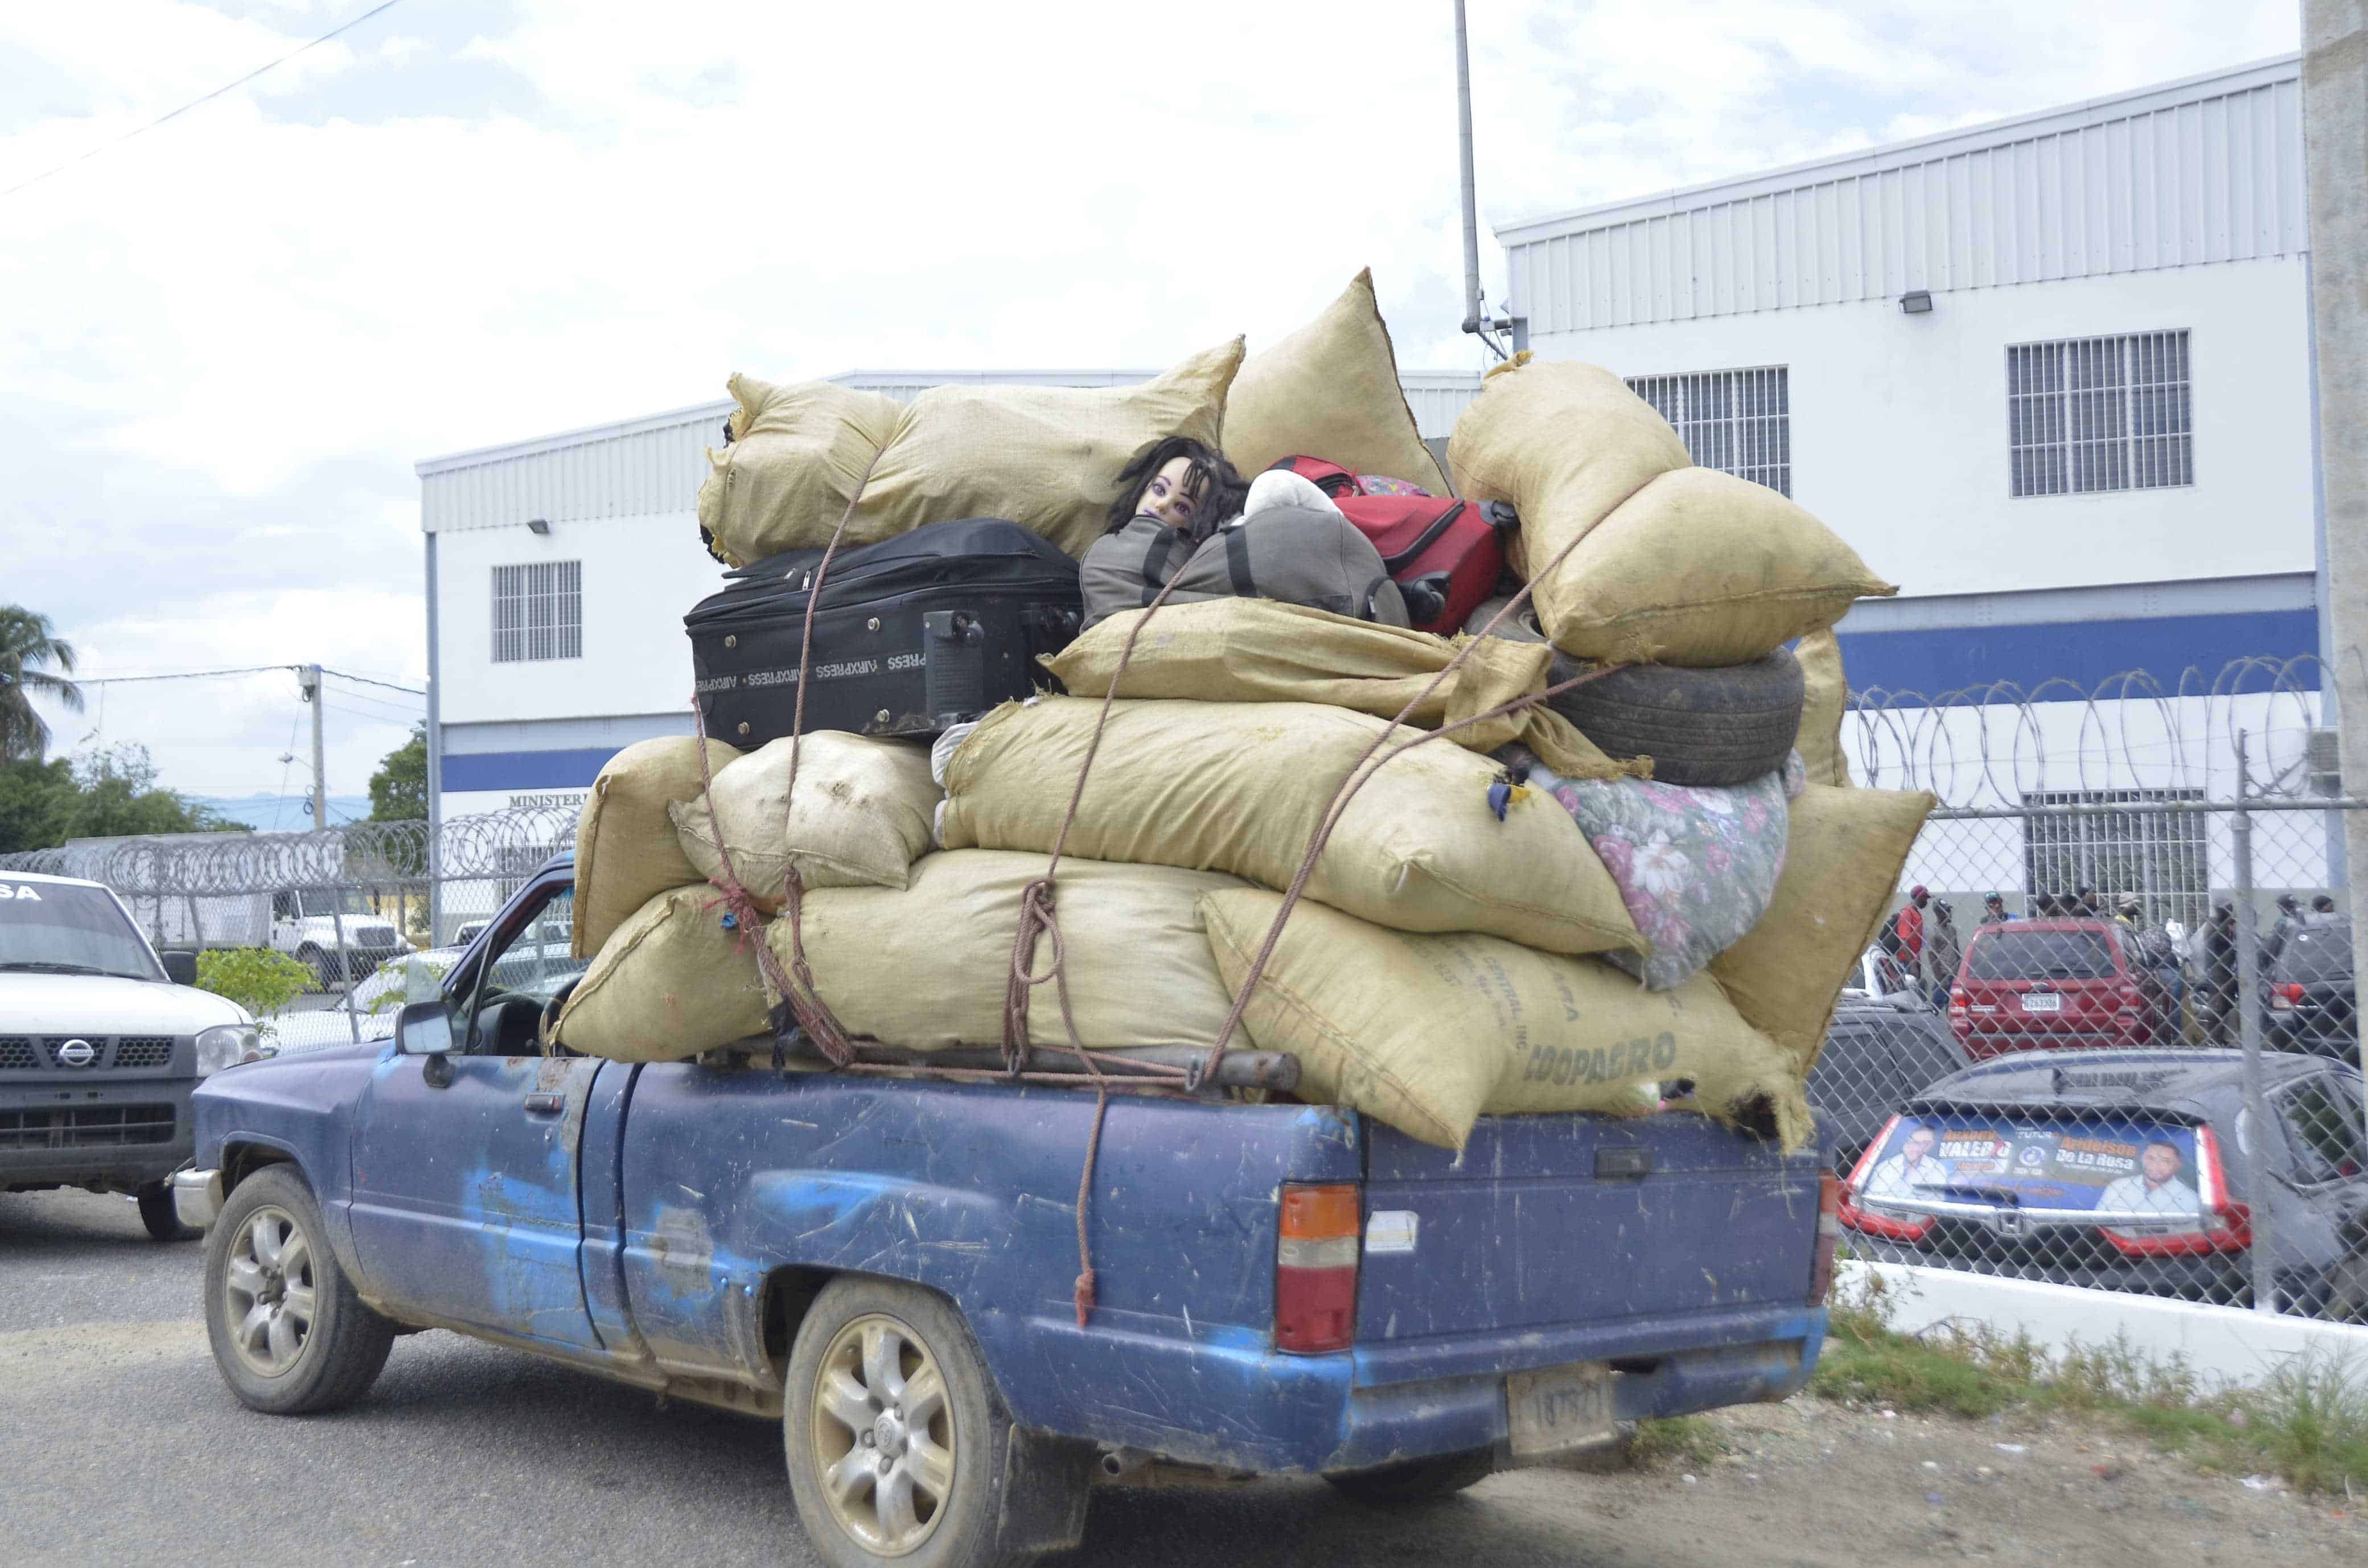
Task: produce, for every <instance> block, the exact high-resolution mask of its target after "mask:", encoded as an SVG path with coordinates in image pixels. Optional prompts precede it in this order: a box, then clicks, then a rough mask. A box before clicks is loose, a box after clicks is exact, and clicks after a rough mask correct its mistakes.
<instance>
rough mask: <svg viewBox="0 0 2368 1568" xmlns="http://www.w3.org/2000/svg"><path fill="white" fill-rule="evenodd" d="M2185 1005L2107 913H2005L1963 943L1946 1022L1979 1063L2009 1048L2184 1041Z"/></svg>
mask: <svg viewBox="0 0 2368 1568" xmlns="http://www.w3.org/2000/svg"><path fill="white" fill-rule="evenodd" d="M2178 1018H2179V1007H2178V1003H2177V1002H2176V1000H2175V999H2174V998H2173V997H2172V995H2171V994H2170V991H2169V988H2168V987H2167V986H2165V985H2164V984H2163V983H2162V981H2161V979H2160V978H2159V977H2158V976H2157V975H2156V974H2155V973H2154V971H2151V970H2148V969H2146V968H2145V967H2144V966H2143V965H2142V964H2141V963H2140V962H2139V961H2138V951H2137V934H2136V933H2135V932H2134V931H2132V930H2131V929H2130V928H2129V927H2128V926H2119V925H2116V924H2114V923H2113V922H2112V921H2110V920H2008V921H2001V922H1999V923H1998V924H1996V925H1992V926H1982V927H1981V928H1980V929H1978V930H1976V931H1975V933H1974V937H1973V940H1972V941H1971V942H1969V943H1967V944H1966V947H1965V960H1964V963H1963V964H1962V965H1960V966H1959V968H1958V970H1957V983H1956V985H1955V987H1954V988H1953V989H1952V991H1951V992H1950V994H1949V1027H1950V1028H1952V1029H1954V1030H1955V1031H1956V1035H1957V1039H1958V1040H1959V1041H1960V1042H1961V1043H1962V1044H1963V1045H1964V1048H1965V1054H1966V1055H1968V1056H1971V1057H1974V1058H1975V1059H1976V1060H1978V1059H1980V1058H1983V1057H1988V1056H1997V1055H1999V1054H2001V1053H2003V1052H2005V1051H2053V1050H2057V1049H2061V1048H2064V1047H2067V1046H2098V1047H2109V1046H2129V1045H2147V1044H2154V1043H2161V1044H2166V1045H2175V1044H2177V1043H2178V1041H2179V1038H2180V1031H2179V1025H2178Z"/></svg>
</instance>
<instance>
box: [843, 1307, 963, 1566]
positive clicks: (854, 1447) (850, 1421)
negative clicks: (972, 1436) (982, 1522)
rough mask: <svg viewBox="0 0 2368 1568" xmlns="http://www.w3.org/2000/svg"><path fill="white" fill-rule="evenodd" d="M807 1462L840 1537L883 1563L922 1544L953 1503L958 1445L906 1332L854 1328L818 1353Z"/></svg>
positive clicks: (867, 1322)
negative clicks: (844, 1536) (818, 1476)
mask: <svg viewBox="0 0 2368 1568" xmlns="http://www.w3.org/2000/svg"><path fill="white" fill-rule="evenodd" d="M811 1427H812V1434H813V1435H812V1438H811V1441H812V1442H813V1444H814V1448H813V1454H814V1460H813V1462H814V1464H816V1465H817V1466H819V1467H820V1469H821V1471H822V1480H823V1498H824V1501H825V1502H826V1503H827V1504H828V1505H829V1506H830V1512H831V1517H832V1518H834V1519H835V1520H837V1523H838V1526H839V1528H841V1529H844V1530H845V1531H847V1533H848V1535H851V1536H853V1537H854V1538H855V1539H856V1540H859V1541H860V1542H862V1543H863V1545H864V1546H866V1547H868V1548H870V1549H871V1551H876V1552H878V1553H879V1554H880V1555H881V1556H882V1557H902V1556H904V1555H905V1554H906V1553H907V1552H910V1551H913V1549H914V1548H916V1547H917V1546H919V1545H920V1544H921V1543H922V1542H924V1541H926V1540H928V1539H929V1536H930V1534H931V1532H932V1531H934V1530H935V1529H936V1528H937V1527H938V1525H939V1521H941V1520H942V1519H943V1518H944V1517H945V1513H946V1504H947V1502H948V1501H949V1500H950V1499H951V1496H952V1494H953V1483H954V1462H955V1453H956V1444H957V1443H958V1441H959V1440H960V1439H959V1437H958V1434H957V1431H956V1428H955V1425H954V1416H953V1407H952V1405H951V1403H948V1401H947V1398H946V1380H945V1374H944V1373H943V1372H941V1371H939V1369H938V1361H937V1358H936V1357H934V1356H932V1355H930V1354H929V1347H928V1345H927V1344H925V1343H924V1342H923V1341H922V1339H921V1336H920V1335H918V1334H917V1333H916V1332H915V1330H914V1329H913V1327H912V1325H911V1324H905V1323H902V1322H899V1321H898V1320H897V1319H895V1318H893V1317H890V1316H888V1315H886V1314H885V1313H872V1314H869V1315H866V1316H864V1317H860V1318H858V1319H856V1320H855V1321H854V1322H853V1323H850V1324H848V1325H847V1326H846V1327H845V1328H842V1329H840V1330H839V1331H838V1334H837V1336H836V1337H834V1338H833V1339H832V1340H831V1342H830V1347H829V1348H828V1349H827V1350H825V1351H824V1352H823V1356H822V1365H821V1368H820V1369H819V1373H818V1378H817V1381H816V1382H815V1385H814V1419H813V1421H812V1423H811Z"/></svg>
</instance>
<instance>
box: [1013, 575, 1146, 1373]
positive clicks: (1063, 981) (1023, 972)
mask: <svg viewBox="0 0 2368 1568" xmlns="http://www.w3.org/2000/svg"><path fill="white" fill-rule="evenodd" d="M1177 582H1178V579H1177V578H1174V577H1171V578H1169V579H1168V580H1167V583H1166V584H1165V585H1162V586H1161V588H1160V590H1159V592H1158V594H1157V595H1156V596H1155V597H1153V598H1152V601H1151V602H1150V603H1149V604H1148V605H1146V606H1144V611H1143V614H1142V615H1140V616H1138V617H1136V618H1135V622H1134V624H1133V626H1132V627H1131V628H1129V629H1128V631H1127V634H1126V642H1124V643H1123V644H1122V645H1121V647H1120V649H1119V655H1118V669H1117V670H1116V671H1115V672H1113V673H1112V675H1111V676H1110V690H1109V691H1107V692H1105V693H1104V694H1103V696H1102V709H1101V716H1100V718H1099V720H1098V721H1097V722H1096V723H1095V725H1094V735H1093V739H1092V740H1091V741H1090V742H1088V743H1087V746H1086V759H1085V762H1084V763H1083V764H1082V765H1081V766H1080V767H1078V769H1077V783H1076V788H1075V789H1074V790H1071V791H1070V792H1069V809H1068V811H1067V812H1066V813H1065V814H1064V815H1063V816H1062V818H1061V830H1060V832H1058V833H1056V834H1055V835H1053V853H1052V855H1051V857H1050V858H1048V859H1047V860H1046V862H1045V865H1044V874H1043V875H1042V876H1041V877H1038V878H1037V879H1036V880H1035V881H1031V882H1030V883H1029V884H1028V885H1027V887H1025V888H1024V889H1022V890H1021V891H1020V894H1019V930H1018V932H1017V933H1016V934H1015V935H1014V936H1013V938H1012V943H1011V973H1010V974H1009V976H1008V978H1007V981H1006V983H1005V990H1004V997H1003V1061H1004V1065H1005V1066H1006V1067H1007V1068H1008V1070H1009V1071H1010V1072H1011V1073H1012V1074H1015V1075H1016V1074H1019V1071H1020V1070H1021V1069H1022V1068H1023V1067H1024V1066H1025V1065H1026V1064H1027V1061H1028V1052H1029V1025H1028V998H1029V994H1030V992H1031V991H1033V990H1034V989H1035V988H1036V987H1037V986H1039V985H1042V984H1044V983H1046V982H1048V981H1049V982H1051V983H1052V985H1053V995H1055V996H1056V997H1058V998H1059V999H1060V1003H1061V1027H1062V1028H1064V1029H1065V1030H1066V1031H1067V1033H1068V1036H1069V1049H1070V1051H1072V1052H1074V1053H1075V1054H1076V1058H1077V1060H1078V1061H1079V1062H1082V1063H1084V1065H1085V1069H1086V1071H1087V1073H1089V1074H1092V1076H1093V1079H1094V1120H1093V1130H1092V1131H1090V1132H1089V1133H1087V1137H1086V1168H1085V1170H1084V1171H1083V1172H1082V1173H1081V1174H1080V1175H1079V1176H1078V1177H1077V1284H1076V1290H1075V1292H1074V1293H1073V1300H1074V1301H1075V1303H1076V1309H1077V1326H1078V1327H1079V1328H1083V1327H1085V1326H1086V1324H1087V1320H1088V1319H1089V1318H1090V1317H1091V1316H1092V1315H1093V1310H1094V1297H1095V1284H1096V1280H1097V1278H1098V1277H1097V1276H1096V1274H1095V1272H1094V1255H1093V1244H1092V1242H1091V1241H1090V1240H1089V1239H1088V1237H1087V1230H1086V1221H1087V1211H1088V1210H1089V1208H1090V1206H1091V1204H1092V1202H1093V1190H1094V1164H1095V1161H1096V1159H1097V1158H1098V1157H1099V1154H1100V1153H1101V1146H1102V1126H1103V1123H1104V1122H1105V1121H1107V1120H1108V1119H1109V1117H1110V1080H1109V1077H1108V1075H1107V1074H1104V1073H1103V1072H1102V1070H1101V1065H1100V1063H1099V1062H1096V1061H1095V1060H1094V1052H1093V1051H1091V1050H1089V1049H1087V1045H1086V1042H1085V1040H1084V1038H1083V1037H1082V1036H1081V1035H1079V1034H1078V1033H1077V1019H1076V1013H1075V1012H1074V1011H1072V1010H1071V1008H1070V1006H1069V973H1068V958H1069V949H1068V945H1067V943H1065V942H1064V941H1063V940H1062V937H1061V918H1060V915H1059V914H1058V912H1057V910H1056V909H1055V907H1054V897H1055V889H1056V885H1057V881H1058V878H1059V875H1060V869H1061V854H1062V851H1063V850H1064V849H1065V848H1066V847H1067V846H1068V843H1069V829H1070V828H1071V827H1073V826H1075V825H1076V820H1077V805H1078V802H1080V801H1083V800H1084V799H1085V796H1086V778H1087V776H1088V775H1089V774H1091V773H1092V772H1093V767H1094V756H1095V754H1096V753H1097V752H1099V751H1100V750H1101V745H1102V732H1103V730H1104V729H1105V728H1106V727H1107V726H1108V724H1109V722H1110V704H1111V703H1112V702H1114V701H1116V700H1117V699H1118V683H1119V677H1120V676H1123V675H1124V674H1125V673H1126V666H1127V661H1128V660H1130V659H1132V658H1133V657H1134V640H1135V639H1136V638H1137V637H1139V636H1141V635H1142V634H1143V628H1144V624H1145V623H1146V622H1148V621H1149V620H1150V619H1151V618H1152V616H1153V615H1154V614H1155V613H1156V612H1157V611H1158V609H1159V607H1160V606H1161V605H1163V604H1165V603H1166V602H1167V596H1168V593H1169V592H1170V591H1171V590H1172V589H1174V587H1175V586H1176V584H1177ZM1044 937H1050V938H1051V939H1052V943H1053V962H1052V966H1051V968H1049V969H1047V970H1046V971H1045V972H1044V973H1042V974H1041V975H1040V974H1038V973H1037V972H1036V945H1037V943H1038V941H1039V940H1040V939H1042V938H1044ZM1190 1082H1191V1080H1190V1077H1189V1076H1187V1077H1186V1078H1185V1083H1186V1085H1187V1086H1190Z"/></svg>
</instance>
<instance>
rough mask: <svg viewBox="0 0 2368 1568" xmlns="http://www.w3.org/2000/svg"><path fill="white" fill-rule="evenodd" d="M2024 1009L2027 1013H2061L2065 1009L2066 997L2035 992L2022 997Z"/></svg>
mask: <svg viewBox="0 0 2368 1568" xmlns="http://www.w3.org/2000/svg"><path fill="white" fill-rule="evenodd" d="M2022 1010H2023V1011H2024V1012H2026V1013H2060V1012H2062V1011H2063V1010H2064V998H2063V997H2061V996H2044V995H2040V994H2032V995H2028V996H2025V997H2024V998H2023V999H2022Z"/></svg>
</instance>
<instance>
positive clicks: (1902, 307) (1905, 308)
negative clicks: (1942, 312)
mask: <svg viewBox="0 0 2368 1568" xmlns="http://www.w3.org/2000/svg"><path fill="white" fill-rule="evenodd" d="M1899 311H1900V313H1901V314H1902V315H1910V316H1929V315H1930V314H1931V313H1932V290H1930V289H1911V290H1908V291H1907V293H1905V294H1902V295H1900V296H1899Z"/></svg>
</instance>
